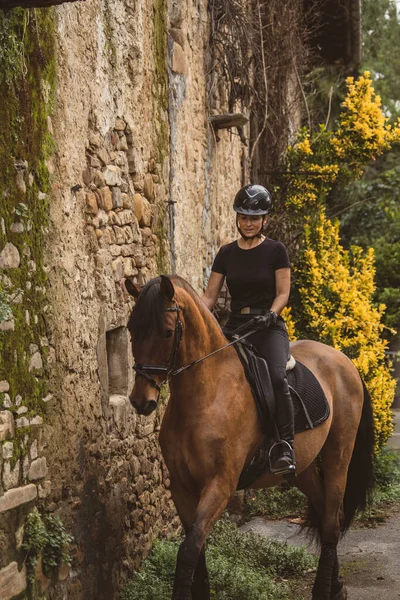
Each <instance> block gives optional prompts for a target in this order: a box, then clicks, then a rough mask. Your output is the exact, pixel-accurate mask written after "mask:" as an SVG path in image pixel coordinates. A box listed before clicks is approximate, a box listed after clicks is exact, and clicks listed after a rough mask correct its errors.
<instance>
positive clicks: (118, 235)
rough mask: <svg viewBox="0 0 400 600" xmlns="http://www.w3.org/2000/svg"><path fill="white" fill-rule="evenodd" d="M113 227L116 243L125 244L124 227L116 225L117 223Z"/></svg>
mask: <svg viewBox="0 0 400 600" xmlns="http://www.w3.org/2000/svg"><path fill="white" fill-rule="evenodd" d="M113 229H114V234H115V241H116V243H117V244H118V245H119V246H120V245H122V244H125V234H124V228H123V227H118V225H114V228H113Z"/></svg>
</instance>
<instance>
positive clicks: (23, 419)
mask: <svg viewBox="0 0 400 600" xmlns="http://www.w3.org/2000/svg"><path fill="white" fill-rule="evenodd" d="M15 424H16V426H17V427H18V429H21V428H23V427H29V419H27V418H26V417H20V418H19V419H17V420H16V421H15Z"/></svg>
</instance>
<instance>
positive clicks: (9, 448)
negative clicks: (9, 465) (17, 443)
mask: <svg viewBox="0 0 400 600" xmlns="http://www.w3.org/2000/svg"><path fill="white" fill-rule="evenodd" d="M13 451H14V444H13V443H12V442H4V444H3V458H4V460H7V459H9V458H12V455H13Z"/></svg>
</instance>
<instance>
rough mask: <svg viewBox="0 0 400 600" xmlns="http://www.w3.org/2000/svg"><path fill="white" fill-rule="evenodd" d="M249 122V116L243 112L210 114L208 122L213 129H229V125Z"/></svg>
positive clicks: (235, 125) (241, 125)
mask: <svg viewBox="0 0 400 600" xmlns="http://www.w3.org/2000/svg"><path fill="white" fill-rule="evenodd" d="M248 122H249V117H246V115H244V114H243V113H226V114H223V115H212V116H211V117H210V123H211V125H212V126H213V127H214V129H229V128H230V127H243V125H246V123H248Z"/></svg>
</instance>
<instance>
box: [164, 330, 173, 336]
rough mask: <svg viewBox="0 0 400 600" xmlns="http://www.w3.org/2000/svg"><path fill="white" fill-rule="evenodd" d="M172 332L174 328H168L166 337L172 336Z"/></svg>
mask: <svg viewBox="0 0 400 600" xmlns="http://www.w3.org/2000/svg"><path fill="white" fill-rule="evenodd" d="M172 334H173V331H172V329H166V331H165V337H166V338H170V337H172Z"/></svg>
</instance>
